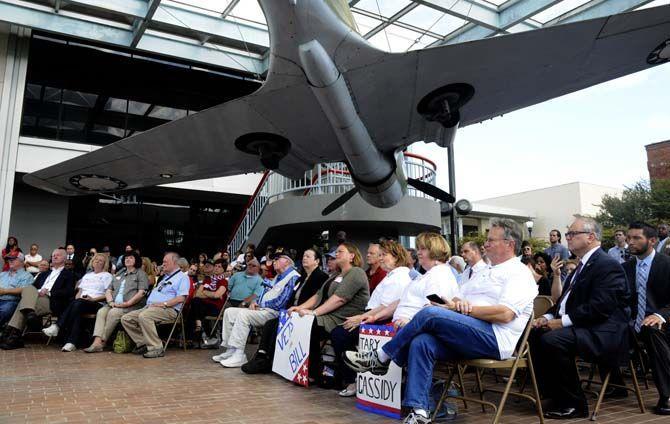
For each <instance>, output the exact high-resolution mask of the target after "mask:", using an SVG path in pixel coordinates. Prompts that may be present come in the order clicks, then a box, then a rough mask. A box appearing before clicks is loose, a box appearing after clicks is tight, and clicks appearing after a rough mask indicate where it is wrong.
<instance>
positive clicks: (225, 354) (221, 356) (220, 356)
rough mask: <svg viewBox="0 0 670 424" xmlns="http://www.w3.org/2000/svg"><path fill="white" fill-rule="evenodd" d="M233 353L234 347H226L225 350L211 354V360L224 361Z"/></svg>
mask: <svg viewBox="0 0 670 424" xmlns="http://www.w3.org/2000/svg"><path fill="white" fill-rule="evenodd" d="M233 353H235V349H226V351H225V352H222V353H219V354H218V355H215V356H212V361H214V362H221V361H224V360H226V359H228V358H230V357H231V356H233Z"/></svg>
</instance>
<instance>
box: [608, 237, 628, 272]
mask: <svg viewBox="0 0 670 424" xmlns="http://www.w3.org/2000/svg"><path fill="white" fill-rule="evenodd" d="M607 254H608V255H610V256H611V257H613V258H614V259H616V260H617V262H619V263H620V264H622V263H624V262H626V261H627V260H628V259H630V253H628V243H626V232H625V231H624V230H621V229H619V230H616V231H615V232H614V246H613V247H611V248H610V250H608V251H607Z"/></svg>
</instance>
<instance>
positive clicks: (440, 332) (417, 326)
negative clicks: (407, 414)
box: [382, 306, 500, 410]
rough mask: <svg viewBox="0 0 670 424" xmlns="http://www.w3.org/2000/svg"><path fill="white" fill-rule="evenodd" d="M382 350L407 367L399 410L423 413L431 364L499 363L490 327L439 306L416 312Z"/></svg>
mask: <svg viewBox="0 0 670 424" xmlns="http://www.w3.org/2000/svg"><path fill="white" fill-rule="evenodd" d="M382 349H384V352H386V354H388V355H389V356H390V357H391V358H392V359H393V362H395V363H396V364H398V365H399V366H401V367H404V366H406V367H407V380H406V385H405V396H404V398H403V402H402V403H403V406H406V407H410V408H421V409H425V410H428V409H429V406H428V405H429V402H428V399H429V396H430V388H431V384H432V377H433V368H434V367H435V361H438V360H440V361H444V360H455V359H474V358H491V359H500V352H499V350H498V342H497V341H496V337H495V334H494V332H493V327H492V325H491V324H490V323H488V322H486V321H482V320H479V319H477V318H472V317H470V316H467V315H461V314H459V313H458V312H453V311H449V310H447V309H444V308H441V307H439V306H430V307H427V308H423V309H422V310H421V311H419V313H417V314H416V315H415V316H414V318H412V320H411V321H410V322H409V323H408V324H407V325H406V326H405V327H403V328H402V329H401V330H400V331H398V333H396V335H395V337H394V338H393V339H392V340H391V341H390V342H388V343H386V344H385V345H384V347H383V348H382Z"/></svg>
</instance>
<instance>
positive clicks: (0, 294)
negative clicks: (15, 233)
mask: <svg viewBox="0 0 670 424" xmlns="http://www.w3.org/2000/svg"><path fill="white" fill-rule="evenodd" d="M4 260H5V261H6V262H8V263H9V270H8V271H5V272H3V273H0V327H1V326H3V325H4V324H5V323H6V322H7V321H9V318H11V317H12V315H13V314H14V310H15V309H16V305H18V304H19V299H20V296H21V290H23V288H24V287H27V286H29V285H30V284H31V283H32V282H33V276H32V275H31V274H30V273H29V272H28V271H26V270H25V269H23V268H24V260H25V258H24V256H23V253H21V252H14V253H11V254H9V255H7V256H5V257H4Z"/></svg>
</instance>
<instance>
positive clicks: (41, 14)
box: [0, 0, 267, 73]
mask: <svg viewBox="0 0 670 424" xmlns="http://www.w3.org/2000/svg"><path fill="white" fill-rule="evenodd" d="M0 21H4V22H8V23H11V24H16V25H19V26H22V27H26V28H33V29H38V30H42V31H46V32H51V33H55V34H61V35H67V36H72V37H76V38H81V39H85V40H91V41H97V42H102V43H106V44H111V45H114V46H122V47H127V46H129V45H130V43H131V41H132V39H133V31H132V27H131V26H130V25H124V24H119V23H115V22H111V21H107V20H103V19H96V18H92V17H90V16H86V15H81V14H77V13H72V12H67V11H65V10H64V9H61V10H60V12H59V13H54V11H53V9H52V8H51V7H48V6H42V5H37V4H34V3H28V2H25V1H20V0H0ZM137 48H138V49H139V50H143V51H147V52H152V53H158V54H161V55H164V56H171V57H175V58H179V59H185V60H188V61H194V62H199V63H203V64H212V65H217V66H221V67H225V68H229V69H233V70H236V71H241V72H250V73H263V72H265V70H266V69H267V66H266V65H264V62H263V60H262V59H261V58H258V57H255V56H253V55H248V54H244V53H242V52H236V51H234V50H232V49H226V48H225V47H223V46H220V47H219V46H217V45H213V44H205V45H204V46H201V45H200V44H199V43H198V42H197V41H195V40H193V42H191V41H190V40H186V39H182V38H179V37H171V36H169V35H168V34H156V33H151V34H150V32H147V33H146V34H145V35H144V36H143V37H142V38H141V40H140V42H139V44H138V46H137Z"/></svg>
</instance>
